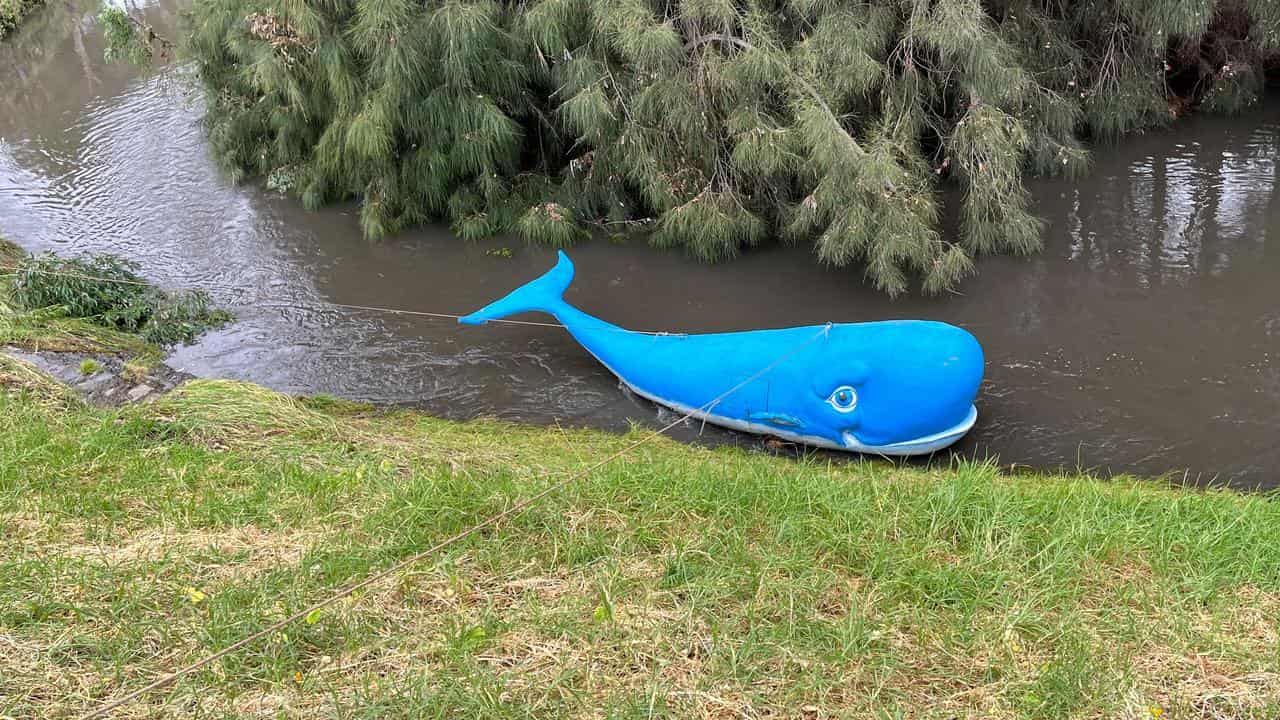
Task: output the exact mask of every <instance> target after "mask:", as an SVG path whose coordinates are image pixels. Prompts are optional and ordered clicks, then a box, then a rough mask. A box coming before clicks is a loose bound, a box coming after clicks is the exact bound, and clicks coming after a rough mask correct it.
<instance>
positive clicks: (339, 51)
mask: <svg viewBox="0 0 1280 720" xmlns="http://www.w3.org/2000/svg"><path fill="white" fill-rule="evenodd" d="M1277 48H1280V9H1278V8H1277V4H1276V3H1275V2H1272V1H1271V0H1155V1H1153V2H1139V1H1138V0H1089V1H1087V2H1072V3H1064V2H1056V1H1054V2H1050V1H1047V0H1004V1H999V0H988V1H986V2H983V1H981V0H876V1H875V2H849V1H842V0H523V1H520V2H497V1H494V0H484V1H481V0H446V1H435V0H431V1H426V2H424V1H422V0H206V1H205V2H201V3H197V4H196V5H195V7H194V10H193V25H192V32H191V34H190V49H191V50H192V51H193V52H194V56H195V58H196V60H197V61H198V64H199V67H200V71H201V74H202V77H203V79H204V81H205V83H206V86H207V88H208V114H207V123H208V128H209V133H210V137H211V138H212V141H213V145H214V148H215V150H216V153H217V156H218V157H219V158H220V159H221V160H222V162H223V163H224V164H225V165H226V166H227V167H228V168H229V169H230V170H231V172H233V173H234V174H235V175H236V176H237V177H239V176H246V175H260V176H266V177H268V178H269V182H270V184H271V185H272V187H276V188H281V189H288V190H292V191H294V192H296V193H298V194H299V195H300V196H301V197H302V198H303V200H304V201H305V203H306V204H307V205H308V206H310V207H317V206H320V205H323V204H325V203H328V202H331V201H337V200H343V199H348V198H356V199H359V200H360V202H361V204H362V205H361V224H362V227H363V228H364V231H365V233H366V234H367V235H368V236H370V237H374V238H376V237H382V236H384V235H387V234H389V233H393V232H395V231H397V230H399V229H400V228H402V227H404V226H406V225H407V224H411V223H418V222H422V221H425V220H429V219H437V218H445V219H448V220H449V221H450V222H452V224H453V226H454V229H455V231H457V232H458V233H459V234H460V235H462V236H463V237H467V238H475V237H482V236H486V235H491V234H494V233H497V232H501V231H506V230H514V231H516V232H518V233H520V234H521V235H523V236H525V237H526V238H529V239H531V240H533V241H536V242H542V243H547V244H550V245H555V246H562V245H565V244H568V243H570V242H572V241H574V240H575V239H576V238H578V237H581V236H583V235H585V234H586V231H587V230H589V229H590V228H591V227H592V226H599V225H605V224H608V225H610V226H623V227H640V228H646V229H647V230H649V231H650V233H651V235H650V237H651V238H652V241H653V242H654V243H655V244H658V245H661V246H665V247H679V248H684V249H685V250H686V251H688V252H689V253H691V254H693V255H695V256H697V257H699V258H702V259H704V260H709V261H714V260H722V259H726V258H731V257H734V256H735V255H736V254H737V253H738V252H739V251H740V249H741V248H744V247H747V246H751V245H755V244H758V243H760V242H761V241H763V240H764V239H765V238H768V237H773V236H780V237H783V238H785V239H787V240H790V241H794V242H803V243H810V244H812V246H813V248H814V251H815V254H816V255H817V257H818V258H819V259H820V260H821V261H822V262H825V263H829V264H831V265H836V266H849V267H852V268H861V269H863V270H864V271H865V273H866V274H867V276H868V277H869V279H870V280H871V281H872V282H873V283H875V284H876V285H877V286H878V287H880V288H882V289H884V290H885V291H887V292H890V293H900V292H903V291H905V290H907V289H908V288H909V287H911V285H912V283H913V281H918V282H921V283H922V284H923V286H924V288H925V289H927V290H931V291H939V290H943V289H946V288H948V287H951V286H953V285H954V284H955V283H956V281H958V280H959V279H960V278H961V277H963V276H964V275H966V274H967V273H969V272H971V270H972V267H973V262H972V259H973V257H974V256H975V255H977V254H981V253H1007V252H1012V253H1028V252H1033V251H1035V250H1036V249H1037V248H1038V247H1039V243H1040V231H1041V223H1040V221H1039V220H1038V219H1037V218H1036V217H1035V215H1034V214H1033V213H1032V211H1031V208H1030V206H1029V199H1028V194H1027V191H1026V189H1025V187H1024V178H1025V177H1026V176H1027V175H1028V174H1029V173H1038V174H1050V173H1071V174H1078V173H1080V172H1081V171H1083V170H1085V169H1086V168H1087V166H1088V153H1087V152H1086V150H1085V147H1084V145H1083V141H1085V140H1087V139H1088V138H1089V137H1096V136H1106V137H1112V136H1116V135H1119V134H1121V133H1125V132H1131V131H1134V130H1138V129H1142V128H1145V127H1151V126H1156V125H1161V124H1165V123H1167V122H1169V121H1170V120H1172V119H1173V118H1174V117H1176V116H1177V115H1179V114H1181V113H1183V112H1185V111H1187V110H1188V109H1189V108H1190V107H1191V106H1193V105H1196V104H1200V103H1203V104H1204V105H1205V106H1208V107H1212V108H1216V109H1220V110H1228V111H1230V110H1235V109H1238V108H1240V107H1243V106H1245V105H1247V104H1248V103H1250V102H1252V101H1253V100H1254V98H1256V96H1257V94H1258V92H1259V90H1260V87H1261V82H1262V77H1263V73H1264V72H1265V68H1266V65H1267V63H1268V62H1274V61H1275V58H1276V52H1277ZM947 181H954V182H957V183H959V184H960V186H961V187H962V188H963V194H962V200H961V201H960V202H961V207H960V212H959V217H960V233H959V235H958V236H957V237H950V236H944V235H943V234H942V233H941V232H940V230H939V222H940V220H939V219H940V215H941V212H940V208H939V202H940V199H939V195H938V190H939V187H940V185H941V183H943V182H947Z"/></svg>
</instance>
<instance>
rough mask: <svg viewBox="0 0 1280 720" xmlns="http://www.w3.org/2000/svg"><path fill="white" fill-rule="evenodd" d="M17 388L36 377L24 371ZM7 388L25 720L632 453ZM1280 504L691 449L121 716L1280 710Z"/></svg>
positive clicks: (205, 403) (385, 423)
mask: <svg viewBox="0 0 1280 720" xmlns="http://www.w3.org/2000/svg"><path fill="white" fill-rule="evenodd" d="M10 365H11V366H12V363H10ZM16 374H17V373H15V371H14V370H13V368H12V367H10V371H9V372H8V373H7V374H5V373H0V378H5V377H9V378H10V379H9V380H7V381H5V382H6V383H7V384H8V387H7V389H5V390H3V391H0V528H2V531H3V534H4V537H5V538H6V541H5V542H4V543H3V545H2V546H0V577H4V578H5V582H4V583H3V584H2V585H0V715H6V716H12V717H57V716H62V715H69V714H71V713H74V712H80V711H85V710H88V709H90V708H91V707H93V705H94V703H95V702H99V701H102V700H104V699H107V698H110V697H113V696H116V695H119V694H121V693H122V692H124V691H127V690H129V689H132V688H135V687H138V686H139V685H140V684H142V683H144V682H145V681H147V680H148V679H150V678H152V677H154V676H155V675H157V674H158V673H162V672H164V671H166V670H170V669H173V668H176V667H177V666H179V665H182V664H185V663H187V662H189V661H192V660H195V659H197V658H199V657H200V656H202V655H204V654H206V653H209V652H211V651H213V650H216V649H219V648H221V647H224V646H226V645H227V644H229V643H231V642H234V641H235V640H236V639H238V638H240V637H242V636H244V635H247V634H249V633H250V632H252V631H254V630H255V629H258V628H260V627H263V626H264V625H266V624H267V623H269V622H271V621H272V620H275V619H278V618H280V617H283V616H284V615H286V614H288V613H289V612H290V611H292V610H294V609H296V608H299V607H303V606H305V605H306V604H307V603H309V602H311V601H314V600H316V599H319V598H321V597H323V596H324V595H326V593H328V592H329V591H330V590H332V589H333V588H336V587H338V586H341V585H343V584H345V583H347V582H350V581H352V580H355V579H359V578H362V577H364V576H366V575H367V574H369V573H371V572H373V571H374V570H376V569H377V568H380V567H385V566H387V565H388V564H390V563H392V562H393V561H395V560H397V559H399V558H402V557H404V556H406V555H408V554H410V553H413V552H414V551H417V550H420V549H422V548H424V547H426V546H428V545H430V544H431V543H433V542H435V541H437V540H439V539H441V538H442V537H444V536H446V535H448V534H451V533H453V532H456V531H457V530H459V529H461V528H463V527H465V526H467V525H469V524H472V523H474V522H476V521H478V520H480V519H481V518H483V517H485V516H487V515H490V514H492V513H494V512H497V511H499V510H501V509H503V508H505V507H508V506H509V505H510V504H511V503H512V502H514V501H515V500H516V499H518V498H522V497H527V496H528V495H530V494H531V493H533V492H535V491H536V490H538V489H539V488H542V487H545V485H546V484H547V483H548V482H551V481H552V480H553V479H555V478H559V477H563V476H564V474H565V473H570V472H572V471H574V470H576V469H578V468H582V467H584V466H585V465H586V464H588V463H590V462H591V461H593V460H597V459H600V458H602V457H604V456H606V455H607V454H608V453H610V452H613V451H615V450H617V449H619V448H621V447H622V446H623V445H624V444H625V443H626V442H628V440H629V438H625V437H618V436H613V435H609V434H604V433H599V432H587V431H555V430H545V429H534V428H525V427H519V426H514V425H508V424H503V423H499V422H488V421H486V422H472V423H453V422H445V421H439V420H433V419H430V418H426V417H422V416H419V415H415V414H411V413H407V412H396V413H382V412H376V411H373V410H368V409H362V408H359V407H353V406H348V405H344V404H340V403H334V402H331V401H325V400H296V399H291V398H288V397H285V396H281V395H277V394H274V393H271V392H268V391H265V390H263V389H261V388H257V387H253V386H249V385H243V384H237V383H231V382H212V381H201V382H194V383H190V384H188V385H186V386H184V387H182V388H180V389H179V390H177V391H175V392H174V393H172V394H170V395H169V396H167V397H165V398H163V399H162V400H160V401H158V402H156V403H153V404H148V405H141V406H132V407H127V408H124V409H118V410H95V409H88V408H85V407H83V406H81V405H79V404H78V403H77V402H76V401H74V399H70V398H68V397H67V396H66V395H65V394H64V393H63V392H61V391H60V390H59V389H58V388H57V387H55V386H51V385H49V384H47V383H44V382H42V381H41V380H40V378H39V376H38V375H35V374H31V373H28V374H27V375H25V376H24V377H25V379H24V380H23V381H21V382H15V381H14V380H13V379H12V378H13V376H15V375H16ZM1278 537H1280V503H1277V502H1276V501H1274V500H1271V499H1267V498H1263V497H1257V496H1243V495H1238V494H1232V493H1228V492H1192V491H1181V490H1174V489H1168V488H1165V487H1162V486H1159V485H1155V484H1150V483H1142V482H1130V481H1115V482H1100V481H1095V480H1091V479H1088V478H1084V477H1016V478H1013V477H1003V476H1001V475H999V474H998V473H997V472H996V471H994V470H993V469H992V468H990V467H986V466H982V465H962V466H958V467H954V468H949V469H937V470H932V471H920V470H906V469H895V468H893V467H890V466H885V465H880V464H842V465H830V464H828V463H825V462H819V461H810V462H796V461H792V460H787V459H780V458H773V457H769V456H764V455H760V454H752V453H746V452H742V451H737V450H731V449H724V450H715V451H709V450H704V449H697V448H691V447H686V446H683V445H680V444H677V443H674V442H668V441H666V440H659V441H656V442H654V443H652V444H649V445H646V446H644V447H642V448H640V449H638V450H636V451H635V452H634V453H632V454H631V455H630V456H629V457H628V459H626V460H625V461H623V462H619V463H617V464H614V465H612V466H610V467H608V468H607V469H604V470H601V471H598V472H596V473H594V474H592V475H591V476H590V477H588V478H586V479H584V480H582V481H581V482H578V483H576V484H574V485H572V486H571V487H570V488H568V489H567V490H565V491H563V492H560V493H557V494H554V495H552V496H551V497H550V498H549V499H548V500H547V501H545V502H543V503H541V504H539V505H537V506H536V507H534V508H533V509H531V510H530V511H528V512H527V513H525V514H523V515H521V516H519V517H518V518H516V519H515V520H513V521H511V522H510V523H508V524H506V525H505V526H503V527H501V528H498V529H494V530H493V531H491V532H487V533H485V534H483V535H482V536H478V537H474V538H472V539H470V540H467V541H464V542H463V543H461V544H460V545H458V546H456V547H455V548H453V549H452V550H449V551H447V552H445V553H444V554H442V555H441V556H440V557H439V558H438V559H437V561H436V562H434V563H427V564H423V565H421V566H418V567H417V568H415V569H414V570H412V571H411V572H405V573H403V574H401V575H400V576H398V577H397V578H396V579H395V580H394V581H393V582H388V583H386V584H385V585H382V586H379V587H376V588H374V589H371V590H369V591H368V592H366V593H364V594H362V595H361V596H360V597H359V598H358V599H357V600H356V601H354V602H349V603H345V604H343V605H342V606H341V608H340V609H338V610H335V611H332V612H325V613H322V614H321V615H319V616H318V617H312V618H308V620H309V621H311V622H304V623H300V624H299V625H298V626H297V627H294V628H291V629H289V630H287V631H286V632H282V633H280V634H278V635H277V636H275V637H274V638H272V639H271V640H270V641H269V642H263V643H262V644H259V645H256V646H254V647H251V648H248V649H246V650H245V651H243V652H241V653H238V654H236V655H234V656H231V657H228V658H227V659H225V660H224V661H222V662H220V663H218V664H215V665H213V666H212V667H210V668H208V669H206V670H203V671H200V672H199V673H197V674H196V675H194V676H192V677H190V678H188V679H185V680H183V681H181V682H180V683H179V684H178V685H177V686H176V688H175V689H174V690H173V692H172V693H168V694H159V695H154V696H152V697H150V698H149V699H148V700H147V701H145V702H142V703H139V704H135V705H133V706H131V707H129V708H128V709H127V711H126V712H124V713H122V715H121V716H124V717H138V718H142V717H147V718H154V717H173V718H178V717H183V718H186V717H300V718H321V717H324V718H328V717H342V718H347V717H352V718H354V717H375V716H378V717H540V718H553V717H555V718H558V717H617V718H630V717H651V716H656V717H707V718H721V717H739V716H741V717H775V716H787V717H859V718H860V717H866V718H893V717H910V718H943V717H946V718H950V717H974V718H977V717H996V718H1024V717H1025V718H1063V717H1067V718H1070V717H1080V718H1084V717H1129V718H1143V717H1151V716H1152V708H1158V709H1159V710H1157V712H1158V713H1159V714H1165V715H1166V716H1167V717H1175V718H1186V717H1204V718H1211V717H1259V718H1262V717H1276V716H1277V715H1280V650H1278V649H1277V629H1278V628H1277V618H1280V547H1277V543H1276V539H1277V538H1278Z"/></svg>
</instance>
